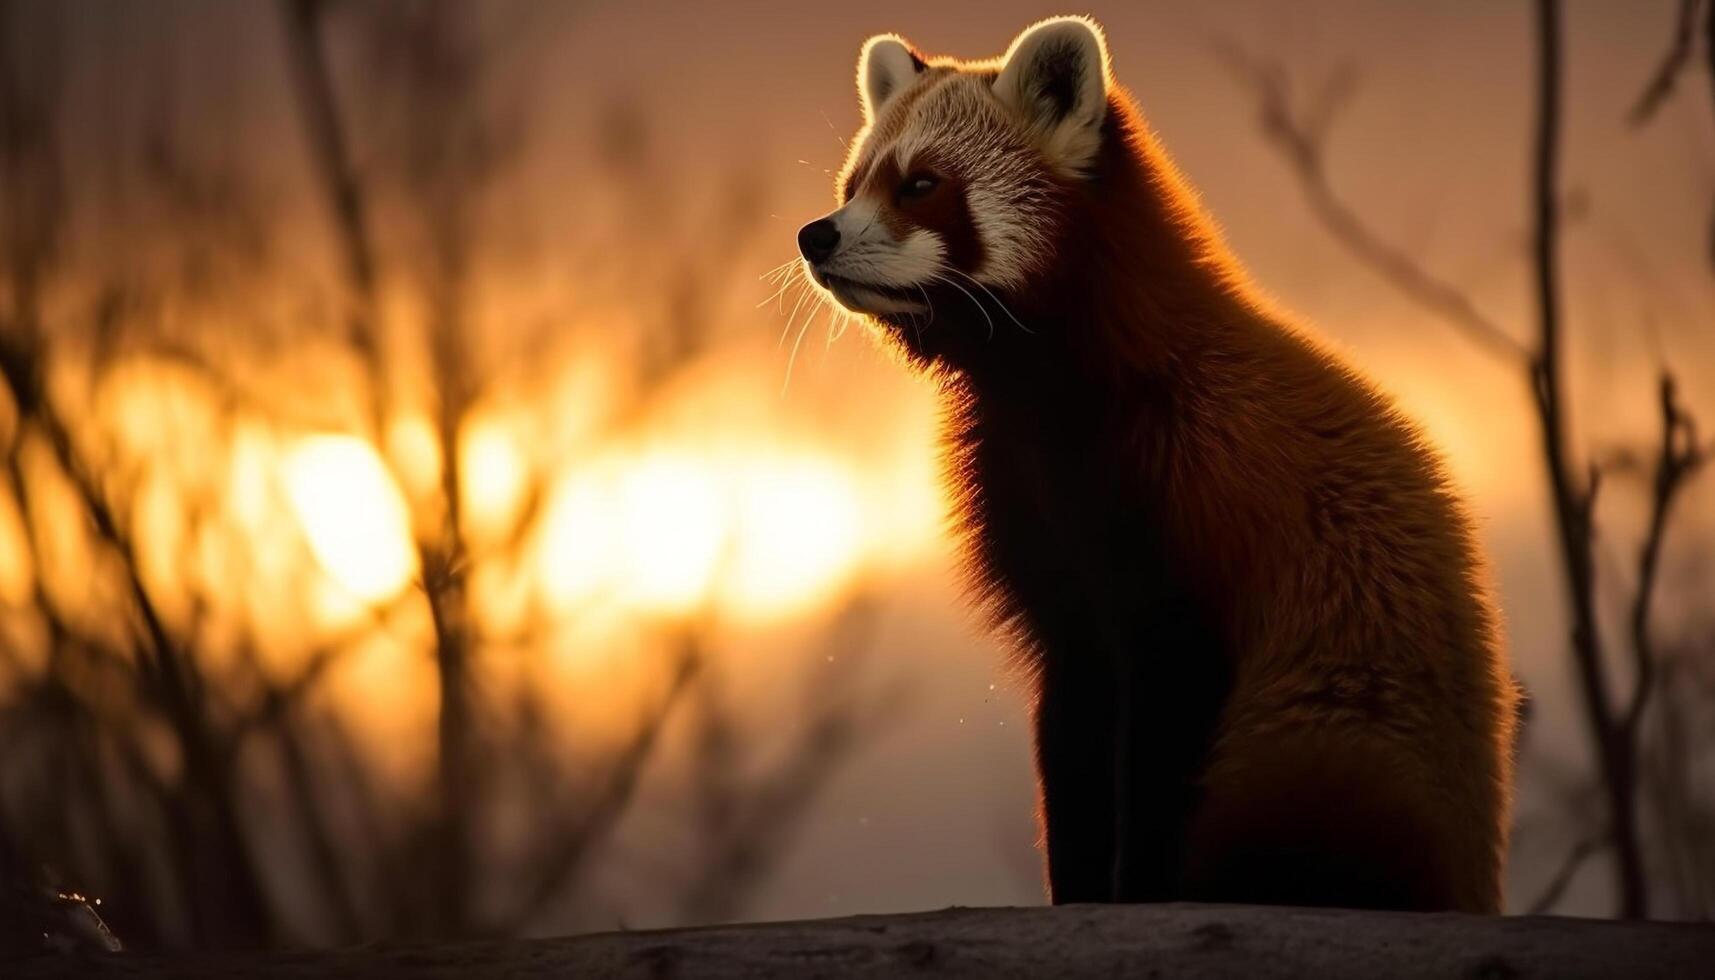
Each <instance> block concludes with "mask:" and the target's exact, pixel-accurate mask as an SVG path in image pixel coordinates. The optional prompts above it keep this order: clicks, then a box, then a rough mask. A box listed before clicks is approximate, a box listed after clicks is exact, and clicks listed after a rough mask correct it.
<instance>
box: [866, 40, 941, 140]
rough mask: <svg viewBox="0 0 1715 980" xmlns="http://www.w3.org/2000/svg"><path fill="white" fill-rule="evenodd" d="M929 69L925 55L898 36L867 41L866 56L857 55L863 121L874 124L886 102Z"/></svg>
mask: <svg viewBox="0 0 1715 980" xmlns="http://www.w3.org/2000/svg"><path fill="white" fill-rule="evenodd" d="M927 67H928V65H927V63H925V62H924V60H923V57H922V55H919V54H918V53H917V51H916V49H914V48H913V47H911V45H910V44H909V43H907V42H906V40H905V39H904V38H902V37H900V36H898V35H897V34H877V35H876V36H875V37H872V38H870V39H869V40H868V41H865V42H864V45H863V53H862V54H860V55H858V97H859V98H860V99H861V100H862V102H863V121H864V122H865V123H872V122H874V121H875V117H876V116H878V115H880V114H881V107H882V106H884V105H886V104H887V100H889V99H891V98H893V97H894V96H895V95H898V94H899V93H900V92H903V91H904V90H905V89H907V88H909V87H910V85H911V83H912V82H914V81H916V80H917V73H918V72H921V71H922V70H923V69H924V68H927Z"/></svg>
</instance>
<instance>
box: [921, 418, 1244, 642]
mask: <svg viewBox="0 0 1715 980" xmlns="http://www.w3.org/2000/svg"><path fill="white" fill-rule="evenodd" d="M952 448H953V454H954V455H953V460H952V462H953V463H954V465H953V467H952V468H951V469H952V471H953V472H952V478H953V479H954V481H955V482H957V483H960V484H961V486H959V487H958V489H959V490H961V491H962V492H961V493H959V494H958V499H959V500H960V501H961V513H960V514H959V515H958V516H959V518H960V520H962V521H963V523H964V526H965V529H966V531H967V532H968V534H967V547H968V548H969V549H970V555H969V558H970V562H969V565H970V569H971V574H972V575H974V576H976V578H977V581H976V582H975V583H974V584H975V585H976V587H977V588H976V591H977V593H978V594H980V595H982V596H984V597H986V598H987V599H988V600H989V602H990V604H991V607H992V609H991V611H992V612H993V613H994V614H995V618H996V619H997V620H1000V621H1001V622H1003V623H1005V624H1007V625H1008V626H1010V627H1013V628H1014V629H1015V630H1018V631H1020V632H1022V633H1023V635H1024V638H1025V640H1026V646H1027V648H1029V649H1030V650H1032V651H1034V652H1036V653H1038V654H1039V655H1044V656H1054V655H1056V652H1057V651H1061V650H1066V651H1069V652H1070V651H1072V650H1073V649H1075V648H1078V647H1091V646H1114V645H1119V646H1123V647H1126V648H1128V649H1129V648H1138V647H1149V646H1151V645H1153V639H1152V638H1157V637H1163V636H1178V637H1184V636H1189V635H1196V636H1198V637H1200V638H1201V637H1204V636H1206V635H1212V634H1209V633H1208V631H1205V630H1203V629H1202V628H1201V626H1200V625H1199V626H1197V627H1196V628H1194V629H1193V628H1188V626H1187V623H1188V622H1189V621H1191V620H1195V621H1196V622H1197V623H1198V624H1201V623H1203V622H1207V621H1209V620H1210V619H1211V617H1210V616H1209V615H1208V610H1207V603H1206V602H1204V601H1203V600H1202V598H1201V597H1198V596H1194V595H1192V594H1191V592H1190V588H1189V583H1190V581H1191V579H1192V576H1191V575H1190V574H1189V567H1188V566H1189V563H1188V557H1189V556H1184V555H1180V554H1178V553H1176V550H1175V548H1174V547H1173V544H1172V538H1173V536H1172V534H1171V533H1170V531H1171V529H1170V528H1168V527H1167V526H1166V514H1167V512H1168V508H1167V507H1166V503H1165V494H1166V492H1167V488H1166V487H1165V486H1164V485H1163V483H1162V481H1161V480H1160V479H1159V478H1157V476H1156V475H1155V472H1154V469H1155V468H1154V467H1153V466H1151V465H1149V456H1150V455H1151V454H1149V453H1139V452H1138V451H1137V446H1136V444H1135V442H1134V441H1133V440H1130V439H1124V438H1121V437H1119V436H1115V435H1111V434H1104V433H1101V432H1099V431H1096V430H1088V431H1084V432H1076V431H1065V430H1059V431H1056V430H1054V429H1032V428H1029V427H1011V426H1006V425H1002V424H997V421H996V420H992V419H990V420H985V423H984V424H981V425H979V426H975V427H972V428H970V429H967V430H965V431H964V432H962V433H961V434H960V435H959V436H955V438H954V439H953V440H952ZM1167 620H1172V622H1168V621H1167ZM1197 642H1198V643H1203V642H1204V641H1203V640H1202V639H1199V640H1198V641H1197ZM1208 642H1209V643H1211V644H1212V643H1214V642H1215V641H1213V640H1210V641H1208ZM1073 655H1076V654H1073Z"/></svg>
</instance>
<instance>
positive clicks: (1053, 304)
mask: <svg viewBox="0 0 1715 980" xmlns="http://www.w3.org/2000/svg"><path fill="white" fill-rule="evenodd" d="M1063 190H1064V192H1065V194H1066V200H1067V202H1068V206H1067V209H1066V214H1067V218H1066V225H1065V227H1064V228H1063V229H1062V234H1061V241H1060V244H1059V248H1058V250H1057V253H1056V255H1055V257H1054V259H1053V262H1054V267H1055V269H1056V270H1057V271H1056V272H1055V274H1054V275H1053V276H1051V277H1050V278H1049V280H1048V281H1047V282H1046V283H1045V284H1044V285H1043V288H1042V289H1041V290H1039V291H1038V292H1037V293H1036V295H1035V296H1034V297H1032V301H1031V302H1029V303H1028V304H1025V306H1024V309H1025V310H1026V311H1027V312H1026V313H1025V314H1024V315H1025V319H1026V320H1027V321H1029V320H1035V321H1036V322H1035V323H1034V324H1032V330H1031V331H1030V336H1029V337H1028V339H1027V340H1026V341H1025V342H1023V343H1021V344H1019V345H1018V346H1017V347H1016V348H1014V350H1013V351H1012V353H1011V356H1000V357H997V358H994V359H991V360H989V361H987V362H986V363H984V364H981V365H980V366H978V367H977V370H976V371H975V372H973V377H972V378H971V381H972V383H973V386H974V387H975V388H976V389H977V390H976V394H977V395H978V396H979V397H981V396H982V394H983V393H984V389H987V390H988V393H989V394H991V395H993V396H998V397H1016V396H1017V395H1019V394H1020V393H1021V392H1020V389H1028V390H1029V391H1031V392H1034V393H1038V394H1042V393H1046V392H1048V391H1054V390H1059V391H1062V392H1071V393H1078V394H1079V395H1080V396H1081V397H1083V398H1085V399H1086V400H1088V401H1090V402H1091V403H1092V404H1093V405H1095V406H1097V407H1100V406H1101V405H1103V404H1106V403H1108V402H1109V401H1110V400H1111V399H1110V397H1109V396H1121V397H1123V393H1125V392H1127V391H1136V390H1138V389H1139V387H1140V386H1150V387H1158V386H1160V385H1168V386H1177V385H1181V384H1184V383H1186V381H1187V378H1188V375H1196V374H1198V373H1200V372H1198V371H1197V370H1195V366H1196V365H1197V364H1198V363H1199V362H1202V361H1204V360H1206V358H1205V357H1204V355H1205V354H1207V353H1208V352H1209V351H1210V349H1211V345H1219V344H1224V343H1227V342H1228V341H1229V340H1230V339H1231V338H1230V337H1228V336H1227V335H1228V332H1229V330H1230V329H1231V325H1232V324H1235V323H1241V322H1246V321H1247V317H1245V316H1244V315H1243V314H1242V312H1241V311H1243V310H1244V308H1245V307H1247V306H1249V305H1251V303H1252V301H1251V299H1250V298H1249V297H1248V295H1247V292H1246V287H1245V286H1244V285H1243V277H1242V273H1241V272H1240V271H1239V269H1238V266H1237V263H1236V262H1235V261H1234V260H1233V259H1232V258H1231V256H1230V254H1229V253H1228V252H1227V250H1226V248H1225V246H1224V245H1223V244H1222V243H1221V241H1220V239H1219V236H1218V235H1217V233H1216V232H1215V230H1214V229H1213V227H1212V226H1211V225H1210V224H1209V222H1208V221H1207V219H1205V218H1204V217H1203V215H1202V212H1201V210H1200V208H1199V207H1198V204H1197V201H1196V198H1195V196H1194V194H1193V192H1192V191H1191V189H1190V187H1189V186H1188V185H1187V184H1186V183H1185V181H1184V180H1183V178H1181V177H1180V175H1179V172H1178V170H1177V168H1175V167H1174V165H1173V163H1172V161H1171V160H1169V159H1168V157H1167V155H1166V153H1165V152H1164V151H1163V150H1162V149H1161V147H1160V146H1159V144H1158V143H1157V142H1156V141H1155V139H1154V137H1153V136H1152V135H1151V134H1150V133H1149V131H1148V129H1147V128H1146V126H1145V125H1144V123H1143V121H1142V119H1141V118H1140V117H1139V116H1138V114H1137V112H1136V110H1135V109H1133V108H1132V106H1131V103H1130V100H1129V98H1128V97H1127V96H1126V95H1125V94H1124V93H1123V92H1116V93H1115V95H1114V96H1113V98H1112V101H1111V103H1110V106H1109V112H1108V120H1107V123H1106V124H1105V132H1104V139H1103V149H1102V151H1101V155H1100V156H1099V158H1098V160H1097V163H1096V166H1095V167H1094V169H1093V171H1092V173H1091V174H1090V176H1089V177H1087V178H1085V179H1083V180H1080V181H1078V182H1076V183H1068V184H1067V185H1066V186H1065V187H1064V188H1063Z"/></svg>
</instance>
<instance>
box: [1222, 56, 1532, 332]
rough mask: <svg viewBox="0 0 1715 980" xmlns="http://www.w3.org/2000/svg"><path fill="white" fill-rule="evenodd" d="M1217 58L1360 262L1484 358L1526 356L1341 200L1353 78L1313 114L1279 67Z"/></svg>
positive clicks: (1329, 88) (1347, 76) (1317, 209)
mask: <svg viewBox="0 0 1715 980" xmlns="http://www.w3.org/2000/svg"><path fill="white" fill-rule="evenodd" d="M1216 52H1217V54H1218V55H1219V56H1220V57H1221V59H1222V60H1223V61H1224V62H1225V63H1226V64H1227V65H1228V67H1229V68H1230V69H1231V70H1232V71H1233V72H1234V74H1235V76H1236V77H1238V79H1239V80H1240V81H1241V82H1243V83H1245V84H1246V85H1248V86H1249V87H1250V88H1251V89H1252V91H1253V92H1254V94H1255V96H1256V98H1257V104H1258V108H1259V110H1260V122H1261V125H1262V130H1263V135H1264V136H1265V137H1266V138H1267V139H1268V141H1269V142H1271V143H1272V144H1274V146H1275V147H1276V148H1277V149H1278V150H1279V151H1280V154H1281V157H1282V158H1283V159H1284V160H1285V161H1286V162H1287V164H1288V165H1289V166H1290V168H1291V170H1292V174H1293V176H1294V177H1296V178H1297V180H1298V184H1299V189H1300V190H1301V191H1302V192H1303V193H1304V197H1305V201H1306V202H1307V203H1308V204H1309V205H1310V209H1311V211H1312V212H1313V213H1314V214H1315V216H1316V218H1317V220H1318V221H1320V222H1321V223H1322V225H1323V226H1324V227H1325V228H1327V229H1328V231H1329V232H1331V233H1332V234H1333V235H1334V236H1335V238H1337V239H1338V240H1339V241H1340V243H1341V244H1342V245H1344V246H1345V247H1346V249H1347V250H1348V251H1349V252H1350V253H1351V254H1352V255H1353V257H1355V258H1357V259H1358V260H1359V261H1360V262H1362V263H1364V264H1365V265H1368V266H1369V267H1370V268H1371V269H1372V270H1374V271H1375V272H1376V273H1377V274H1379V275H1380V276H1381V277H1382V278H1383V279H1385V280H1386V281H1387V282H1388V283H1389V284H1390V285H1392V286H1393V287H1394V288H1395V289H1397V290H1399V291H1400V293H1401V294H1402V295H1404V296H1405V297H1406V298H1407V299H1408V300H1410V301H1411V302H1413V303H1415V304H1417V305H1418V306H1419V307H1421V308H1422V309H1424V310H1426V311H1427V312H1429V313H1432V314H1435V315H1436V316H1439V317H1440V318H1442V319H1443V320H1444V321H1446V322H1447V323H1448V324H1449V325H1450V326H1452V327H1453V328H1454V329H1456V330H1457V331H1459V332H1460V333H1462V334H1464V335H1465V336H1466V337H1467V338H1469V339H1470V340H1472V341H1473V342H1475V343H1476V344H1477V345H1478V346H1480V347H1481V348H1483V350H1484V351H1485V352H1487V353H1489V354H1491V355H1493V356H1495V357H1498V358H1500V359H1501V360H1503V361H1505V362H1507V363H1512V364H1516V363H1520V362H1522V361H1523V360H1525V359H1526V358H1527V356H1528V352H1527V351H1526V350H1525V348H1524V346H1523V345H1521V344H1520V343H1519V342H1518V341H1517V340H1515V339H1513V338H1512V336H1511V335H1510V334H1509V333H1508V332H1507V330H1506V329H1505V328H1503V327H1502V326H1501V325H1500V324H1499V323H1497V322H1496V321H1495V320H1493V319H1491V318H1490V317H1489V316H1487V315H1486V314H1484V313H1483V312H1482V311H1481V310H1479V309H1478V308H1477V306H1476V304H1475V303H1474V302H1472V301H1471V298H1470V297H1469V296H1467V295H1465V294H1464V293H1463V292H1461V291H1460V290H1459V289H1457V288H1456V287H1454V286H1452V285H1451V284H1449V283H1447V282H1445V281H1444V280H1441V279H1438V278H1436V277H1435V276H1433V275H1431V274H1430V273H1429V272H1427V271H1426V270H1425V269H1423V267H1422V266H1420V265H1419V264H1418V263H1417V262H1416V261H1415V260H1413V259H1412V258H1411V257H1410V256H1409V255H1407V254H1406V253H1405V252H1404V251H1402V250H1401V249H1400V248H1398V247H1397V246H1395V245H1393V244H1392V243H1390V242H1388V241H1387V240H1386V239H1385V238H1383V237H1382V236H1381V235H1380V234H1379V233H1377V232H1376V231H1375V230H1374V229H1373V228H1371V227H1370V226H1369V224H1367V223H1366V222H1365V221H1364V219H1363V218H1362V217H1361V216H1359V214H1358V213H1357V212H1356V211H1355V210H1353V209H1352V207H1351V206H1350V205H1348V204H1347V203H1346V202H1345V201H1343V200H1341V198H1340V196H1339V195H1338V194H1337V193H1336V192H1335V190H1334V188H1333V186H1332V185H1331V184H1330V183H1329V180H1328V172H1327V166H1326V141H1327V136H1328V131H1329V129H1330V127H1331V126H1332V124H1333V118H1334V115H1335V113H1336V110H1337V108H1338V106H1339V105H1340V104H1341V103H1342V102H1343V101H1344V99H1345V98H1347V96H1348V93H1350V92H1351V90H1352V88H1353V85H1354V83H1353V81H1352V80H1351V79H1352V78H1353V77H1354V76H1353V74H1352V73H1351V72H1350V70H1347V71H1345V72H1342V73H1340V74H1337V75H1336V76H1335V78H1334V80H1332V81H1330V83H1329V84H1328V85H1326V86H1324V87H1323V89H1322V95H1321V97H1320V98H1319V99H1317V100H1313V101H1312V103H1311V104H1310V105H1309V106H1305V107H1300V106H1295V105H1294V104H1293V102H1292V99H1291V95H1290V91H1289V86H1288V85H1287V83H1286V78H1287V74H1286V71H1285V69H1284V68H1282V67H1281V66H1280V65H1279V64H1277V63H1274V62H1269V61H1266V60H1263V59H1261V58H1259V57H1257V56H1254V55H1251V54H1249V53H1248V52H1246V51H1244V50H1243V49H1242V48H1240V47H1239V46H1237V45H1235V44H1233V43H1231V42H1221V43H1219V44H1217V47H1216Z"/></svg>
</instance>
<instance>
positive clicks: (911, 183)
mask: <svg viewBox="0 0 1715 980" xmlns="http://www.w3.org/2000/svg"><path fill="white" fill-rule="evenodd" d="M938 183H940V179H939V178H937V177H936V176H935V175H934V174H912V175H911V176H909V177H907V178H905V180H904V182H903V183H901V184H900V185H899V199H900V200H902V201H909V200H912V199H914V198H919V197H923V196H925V195H927V194H928V193H929V192H930V191H932V190H934V189H935V185H936V184H938Z"/></svg>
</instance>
